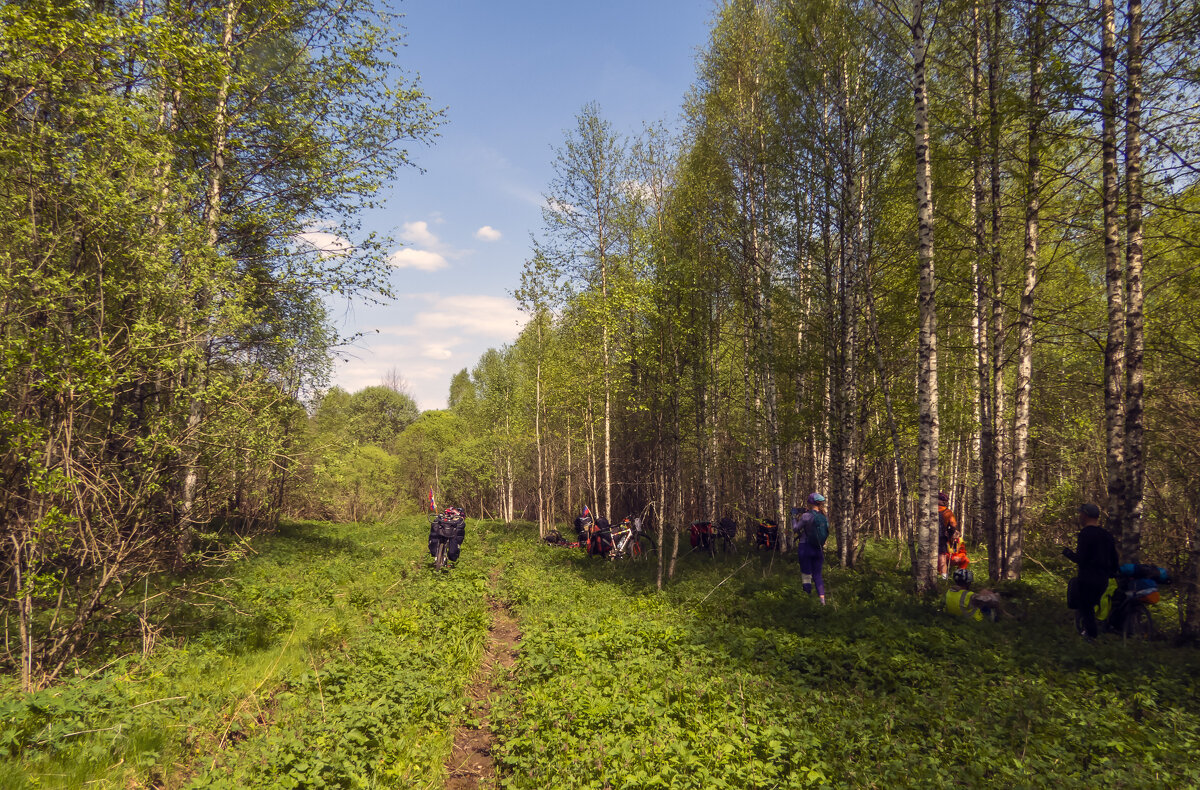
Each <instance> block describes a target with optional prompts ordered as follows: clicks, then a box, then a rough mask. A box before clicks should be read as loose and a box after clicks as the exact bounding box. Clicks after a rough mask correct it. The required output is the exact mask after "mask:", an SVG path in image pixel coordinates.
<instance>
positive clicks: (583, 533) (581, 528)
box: [575, 516, 592, 544]
mask: <svg viewBox="0 0 1200 790" xmlns="http://www.w3.org/2000/svg"><path fill="white" fill-rule="evenodd" d="M591 526H592V517H591V516H576V518H575V535H576V536H577V537H578V538H579V542H580V543H583V544H586V543H587V539H588V531H589V530H590V528H591Z"/></svg>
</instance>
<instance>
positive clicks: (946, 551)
mask: <svg viewBox="0 0 1200 790" xmlns="http://www.w3.org/2000/svg"><path fill="white" fill-rule="evenodd" d="M957 541H958V519H956V518H955V517H954V511H953V510H951V509H950V495H949V494H947V493H946V492H945V491H939V492H938V561H937V564H938V574H940V575H941V577H942V578H943V579H944V578H946V573H947V570H948V569H949V567H950V547H951V546H953V545H954V544H955V543H956V542H957Z"/></svg>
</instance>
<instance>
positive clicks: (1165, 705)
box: [0, 517, 1200, 789]
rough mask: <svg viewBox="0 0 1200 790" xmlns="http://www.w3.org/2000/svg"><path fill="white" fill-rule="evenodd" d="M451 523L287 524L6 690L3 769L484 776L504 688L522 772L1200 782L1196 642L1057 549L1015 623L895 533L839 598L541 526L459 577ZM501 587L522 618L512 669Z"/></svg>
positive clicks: (694, 778) (750, 572)
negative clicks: (1075, 617) (669, 567)
mask: <svg viewBox="0 0 1200 790" xmlns="http://www.w3.org/2000/svg"><path fill="white" fill-rule="evenodd" d="M426 530H427V522H426V520H425V519H423V518H419V517H410V518H405V519H402V520H400V521H397V522H378V523H373V524H358V525H350V524H342V525H334V524H318V523H301V524H285V525H283V526H282V527H281V529H280V532H279V534H278V535H277V536H275V537H270V538H263V539H259V540H258V541H256V542H255V544H254V547H253V550H252V551H249V552H248V553H247V556H246V558H245V559H244V560H242V561H240V562H238V563H236V564H235V565H233V566H230V567H229V568H227V569H226V571H225V572H224V573H223V574H222V575H221V578H220V579H214V580H213V585H212V586H210V587H208V588H207V592H206V595H204V596H199V597H196V598H195V599H194V604H195V605H194V606H192V607H187V608H184V609H182V610H180V612H179V614H178V619H177V620H175V621H173V622H171V623H170V624H168V625H167V626H166V627H165V628H164V630H163V631H162V632H161V633H159V634H158V636H157V638H158V640H159V644H158V645H157V647H156V649H155V650H154V651H153V652H152V653H149V654H147V655H142V654H141V653H139V652H136V651H135V652H134V653H133V654H128V655H122V656H114V657H112V659H113V660H112V661H111V663H107V665H106V666H104V667H92V666H90V665H80V667H79V674H78V675H72V677H70V678H69V679H67V680H65V681H64V682H63V683H61V684H59V685H57V686H55V687H53V688H51V689H47V690H44V691H41V692H37V693H36V694H33V695H30V696H28V697H24V698H22V697H20V696H14V694H13V693H12V692H13V691H15V689H13V688H12V687H11V683H10V684H9V687H8V688H7V689H6V691H5V693H4V695H3V703H2V704H3V716H2V717H0V718H2V719H3V721H4V724H3V731H2V732H0V738H2V741H3V743H4V746H5V749H6V752H5V755H4V761H3V765H2V766H0V776H3V779H2V780H0V787H4V788H14V789H15V788H32V787H42V788H45V787H64V788H67V787H83V786H88V787H112V788H122V787H166V788H175V787H192V788H202V787H211V788H216V787H228V788H236V787H347V788H350V787H364V788H365V787H397V788H404V787H426V788H440V787H443V786H446V787H463V786H479V785H476V784H474V780H476V779H477V778H478V777H467V778H470V779H471V780H472V783H471V784H453V781H454V776H453V774H454V770H455V766H456V765H458V764H460V763H456V762H455V761H453V760H452V759H451V753H452V747H453V743H454V740H455V735H456V732H457V731H458V730H459V729H460V728H468V729H469V728H472V727H476V726H478V725H479V721H478V719H479V716H480V713H479V711H480V703H479V697H480V695H479V694H478V693H476V694H475V695H474V696H475V697H476V699H475V700H472V698H471V697H472V694H471V692H470V691H469V687H470V686H472V685H473V684H477V683H478V682H479V681H480V680H481V679H484V680H485V681H486V685H487V690H488V694H487V695H486V696H487V697H490V711H489V712H488V714H487V719H488V724H489V726H490V731H491V741H490V745H489V750H490V754H491V756H492V758H493V759H494V763H495V776H494V781H496V782H497V783H498V786H503V787H513V788H547V787H595V788H603V787H612V788H648V787H686V788H711V787H738V788H773V787H798V788H799V787H814V788H815V787H924V788H929V787H962V786H968V787H981V788H982V787H996V788H1002V787H1062V788H1073V787H1078V788H1091V787H1097V786H1106V787H1147V786H1149V787H1157V786H1176V787H1187V786H1191V785H1193V784H1195V783H1197V782H1200V767H1198V766H1197V765H1196V761H1195V759H1194V756H1195V754H1196V750H1197V747H1198V746H1200V713H1198V712H1197V711H1198V710H1200V704H1198V703H1200V698H1198V696H1197V686H1196V681H1195V675H1196V668H1197V666H1196V658H1195V653H1194V651H1191V650H1188V649H1184V650H1180V649H1178V648H1174V647H1172V646H1171V645H1170V643H1169V642H1168V641H1166V640H1162V641H1153V642H1129V643H1125V642H1123V641H1122V640H1121V638H1120V637H1119V636H1107V637H1105V638H1103V639H1102V640H1101V643H1100V644H1098V645H1088V644H1085V643H1084V642H1082V641H1081V640H1079V638H1078V636H1077V635H1076V634H1075V633H1074V631H1073V629H1072V628H1071V625H1070V618H1069V613H1068V612H1067V610H1066V609H1064V608H1063V605H1062V597H1063V588H1064V585H1065V578H1064V575H1063V574H1064V573H1067V572H1069V571H1068V570H1067V568H1066V567H1064V563H1061V561H1060V563H1058V564H1055V563H1054V562H1053V561H1050V562H1049V563H1048V565H1047V570H1046V571H1044V572H1038V573H1030V574H1028V575H1027V577H1026V578H1025V579H1023V580H1022V582H1021V583H1020V584H1018V585H1013V586H1012V587H1011V588H1009V589H1008V592H1009V594H1010V595H1011V596H1012V597H1011V603H1012V605H1013V608H1014V610H1015V612H1016V613H1017V615H1018V618H1019V619H1016V620H1011V621H1009V620H1006V621H1002V622H1000V623H975V622H971V621H967V620H963V619H961V618H954V617H951V616H949V615H947V614H945V613H944V612H942V611H941V610H940V608H941V607H940V605H939V604H938V603H936V602H922V601H920V600H918V599H914V598H913V597H912V595H911V593H910V592H909V591H908V589H907V588H908V587H909V586H910V585H911V576H909V575H908V572H907V569H906V568H900V569H898V568H897V567H896V558H897V550H896V547H895V546H894V545H886V544H882V543H881V544H878V545H875V544H872V546H871V547H870V549H869V551H868V552H867V554H866V556H865V558H864V561H863V563H862V565H861V566H860V568H858V569H856V570H852V571H851V570H842V569H836V570H832V571H831V572H830V573H829V600H830V605H829V606H828V607H825V608H821V607H819V606H818V605H816V603H815V601H814V599H812V598H810V597H808V596H805V595H804V594H803V593H802V592H801V591H800V589H799V574H798V573H797V570H796V565H795V563H794V562H789V561H788V560H787V559H786V558H785V557H783V556H780V555H777V554H774V555H773V554H769V553H762V554H758V553H755V554H752V555H747V554H746V553H745V551H744V550H743V552H742V553H741V554H739V555H738V556H736V557H725V558H718V559H716V560H714V559H712V558H710V557H707V556H701V555H697V554H692V555H687V556H685V557H683V558H682V559H681V569H680V582H679V583H678V584H676V585H674V586H673V587H671V588H670V590H669V591H668V592H667V593H666V594H661V595H660V594H658V593H656V592H655V586H654V580H653V563H652V562H632V561H622V562H607V561H604V560H601V559H599V558H589V557H587V556H585V555H584V554H583V552H581V551H578V550H576V549H564V548H556V547H551V546H547V545H545V544H544V543H542V542H541V541H540V540H539V539H538V536H537V532H536V529H535V527H534V526H533V525H529V524H524V525H510V526H503V525H501V524H499V523H496V522H476V521H472V522H471V529H470V531H469V532H468V538H467V541H466V543H465V544H464V547H463V554H462V557H461V558H460V560H459V562H458V563H457V566H456V567H454V568H453V569H451V570H449V571H448V572H436V571H434V570H433V569H432V568H431V566H430V558H429V556H428V550H427V545H426V542H425V535H426ZM1171 600H1172V599H1168V600H1165V601H1164V602H1163V603H1162V604H1160V605H1159V606H1158V607H1157V609H1158V610H1159V611H1156V617H1157V618H1158V619H1159V620H1160V622H1161V623H1162V624H1163V626H1164V627H1165V628H1171V627H1172V626H1171V625H1170V621H1171V618H1172V616H1173V612H1172V608H1173V607H1172V604H1171V603H1170V601H1171ZM493 602H494V603H496V604H499V605H501V606H502V607H503V608H504V610H505V611H507V612H508V613H509V614H510V615H511V618H512V620H513V621H514V622H515V624H516V627H517V628H518V629H519V639H517V640H516V642H515V644H516V660H515V663H513V664H512V666H511V668H508V667H501V668H500V670H498V671H491V669H492V668H481V667H482V666H483V665H484V664H485V663H486V662H485V658H484V657H485V652H487V650H488V644H489V641H490V640H489V626H490V625H491V624H492V623H493V619H494V617H495V615H494V613H493V607H492V603H493ZM461 778H463V777H461V776H460V779H461ZM482 786H490V783H485V784H484V785H482Z"/></svg>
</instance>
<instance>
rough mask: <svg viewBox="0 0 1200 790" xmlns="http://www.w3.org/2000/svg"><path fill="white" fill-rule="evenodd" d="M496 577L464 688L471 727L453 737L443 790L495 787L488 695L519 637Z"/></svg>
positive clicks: (494, 575) (512, 655)
mask: <svg viewBox="0 0 1200 790" xmlns="http://www.w3.org/2000/svg"><path fill="white" fill-rule="evenodd" d="M498 575H499V570H498V569H497V570H495V571H493V572H492V577H491V582H490V585H489V587H490V588H491V590H492V592H491V593H490V594H489V595H488V603H489V606H490V608H491V613H492V624H491V627H490V628H489V629H488V643H487V649H486V650H485V651H484V655H483V663H482V664H481V665H480V667H479V672H478V673H477V674H476V676H475V679H474V680H473V681H472V682H471V685H470V686H469V687H468V688H467V696H468V698H469V699H470V704H469V706H468V711H469V713H470V714H471V715H472V716H473V719H474V724H473V725H463V726H461V727H459V728H458V731H457V732H455V734H454V748H453V749H452V750H451V752H450V759H449V761H448V762H447V763H446V773H447V774H448V778H447V780H446V788H447V790H466V789H467V788H493V787H496V786H498V782H497V777H496V764H495V762H494V761H493V760H492V746H493V744H494V742H495V736H494V734H493V733H492V728H491V721H490V714H491V709H492V703H491V694H492V691H493V690H494V689H495V687H496V683H497V681H498V680H500V679H501V678H503V677H504V676H505V675H506V674H507V673H508V672H509V671H510V670H511V669H512V667H513V664H514V663H516V659H517V642H518V641H519V640H520V638H521V632H520V630H519V629H518V628H517V622H516V620H514V619H513V618H512V615H510V614H509V612H508V609H507V607H505V605H504V604H503V603H502V602H501V601H500V600H499V599H498V598H497V597H496V595H495V589H496V578H497V576H498Z"/></svg>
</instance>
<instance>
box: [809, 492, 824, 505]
mask: <svg viewBox="0 0 1200 790" xmlns="http://www.w3.org/2000/svg"><path fill="white" fill-rule="evenodd" d="M824 501H825V497H823V496H821V495H820V494H818V493H816V492H813V493H811V494H809V495H808V504H810V505H819V504H821V503H822V502H824Z"/></svg>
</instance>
